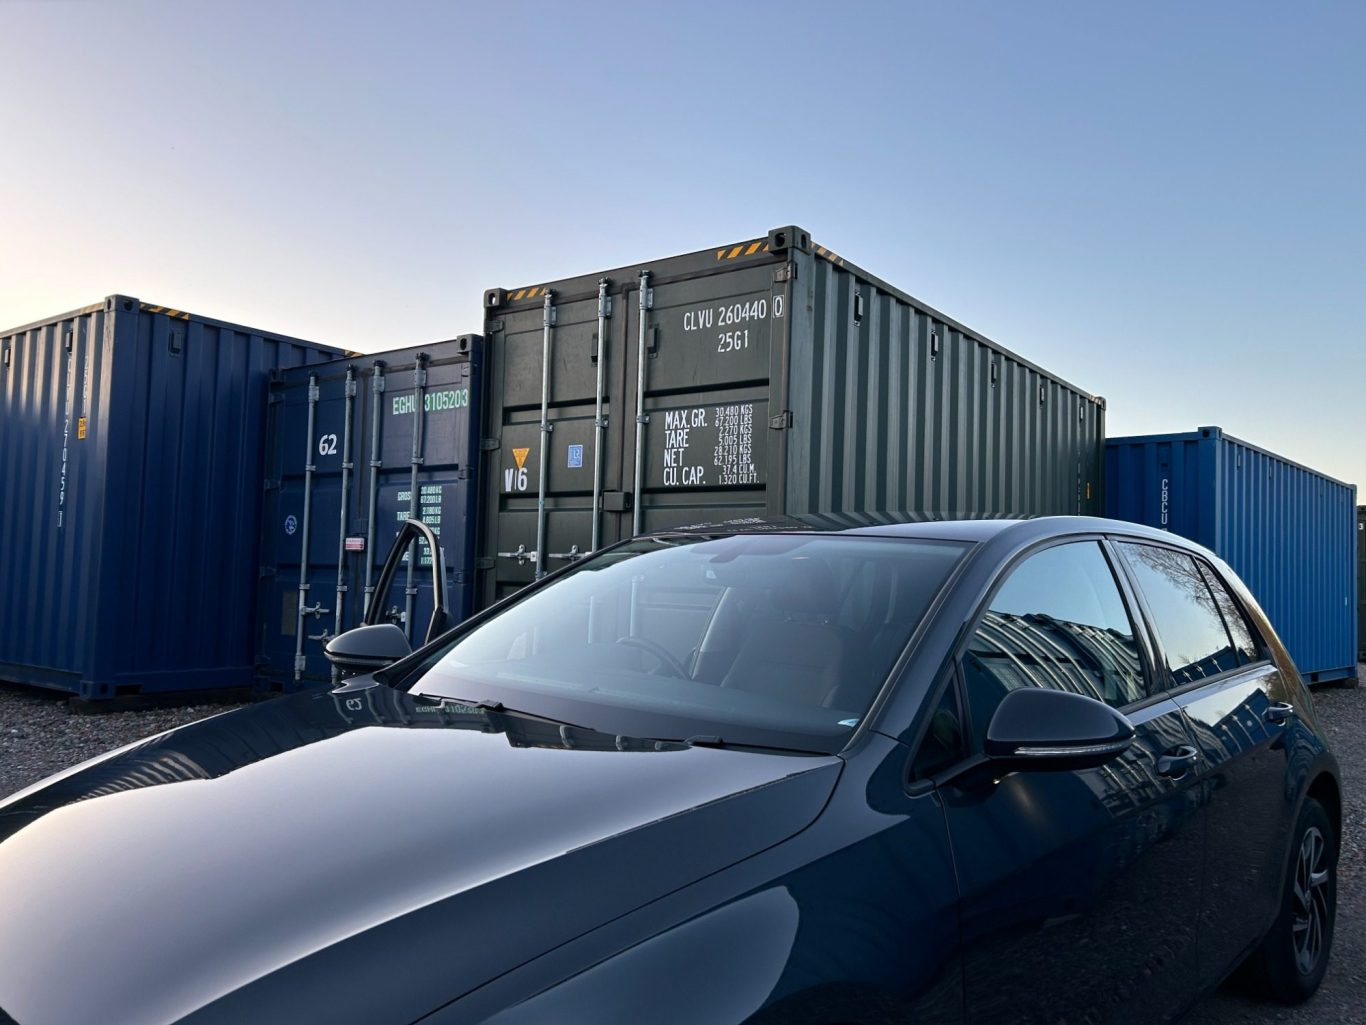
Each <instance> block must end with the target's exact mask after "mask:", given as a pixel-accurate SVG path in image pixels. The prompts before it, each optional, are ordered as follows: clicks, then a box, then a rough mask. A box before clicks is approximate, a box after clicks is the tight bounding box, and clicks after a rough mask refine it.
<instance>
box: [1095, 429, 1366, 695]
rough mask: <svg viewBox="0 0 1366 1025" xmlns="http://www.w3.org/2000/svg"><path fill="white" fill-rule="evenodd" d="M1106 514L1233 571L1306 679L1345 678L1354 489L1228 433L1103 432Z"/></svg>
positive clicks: (1350, 643) (1352, 626) (1352, 618)
mask: <svg viewBox="0 0 1366 1025" xmlns="http://www.w3.org/2000/svg"><path fill="white" fill-rule="evenodd" d="M1105 478H1106V492H1105V494H1106V501H1105V506H1106V513H1107V515H1109V516H1111V517H1113V518H1115V519H1121V520H1129V521H1132V522H1135V523H1146V524H1148V525H1149V526H1153V527H1159V528H1161V529H1163V530H1170V531H1172V532H1173V533H1176V534H1180V535H1182V536H1183V537H1187V538H1190V539H1191V540H1192V541H1196V542H1198V543H1199V544H1202V545H1204V546H1205V547H1206V548H1209V549H1210V550H1212V551H1213V552H1214V553H1215V554H1217V555H1218V556H1220V558H1222V559H1223V560H1224V561H1225V562H1227V563H1228V564H1229V565H1230V566H1232V567H1233V569H1234V570H1235V571H1236V572H1237V573H1238V575H1239V576H1240V577H1242V578H1243V581H1244V582H1245V583H1246V584H1247V586H1248V588H1249V589H1250V590H1251V591H1252V593H1253V594H1254V595H1255V596H1256V598H1257V600H1258V602H1260V603H1261V605H1262V607H1263V608H1264V609H1265V610H1266V613H1267V615H1268V616H1269V617H1270V619H1271V622H1272V623H1274V624H1275V626H1276V631H1277V633H1279V634H1280V636H1281V639H1282V640H1283V641H1284V642H1285V646H1286V648H1287V649H1288V650H1289V652H1290V654H1291V657H1293V658H1294V660H1295V665H1296V667H1297V668H1298V669H1299V671H1300V673H1301V674H1302V675H1303V676H1304V678H1305V680H1306V681H1308V682H1311V683H1321V682H1324V681H1327V680H1338V679H1347V678H1354V677H1355V675H1356V662H1357V654H1358V650H1359V649H1358V642H1357V625H1358V622H1357V621H1358V600H1359V599H1358V574H1359V571H1358V570H1356V568H1355V567H1354V563H1355V562H1356V560H1357V554H1356V551H1357V539H1356V538H1357V532H1358V518H1357V510H1356V488H1355V487H1353V486H1351V485H1349V484H1344V483H1343V482H1342V481H1339V480H1334V479H1333V478H1332V477H1328V476H1325V475H1324V474H1322V473H1319V472H1317V471H1315V470H1311V469H1309V468H1308V467H1305V466H1301V465H1300V464H1298V463H1294V462H1292V461H1290V460H1288V459H1285V458H1283V457H1282V456H1278V455H1276V454H1275V453H1272V452H1268V451H1266V450H1265V449H1262V448H1258V447H1257V446H1255V445H1250V444H1248V443H1247V442H1245V441H1240V440H1238V439H1237V438H1234V437H1231V436H1229V435H1227V434H1225V433H1224V432H1223V431H1222V430H1220V429H1219V428H1218V427H1201V428H1200V429H1199V430H1196V431H1193V432H1189V433H1182V434H1163V435H1150V436H1144V437H1129V438H1112V439H1110V441H1109V442H1108V444H1107V446H1106V460H1105Z"/></svg>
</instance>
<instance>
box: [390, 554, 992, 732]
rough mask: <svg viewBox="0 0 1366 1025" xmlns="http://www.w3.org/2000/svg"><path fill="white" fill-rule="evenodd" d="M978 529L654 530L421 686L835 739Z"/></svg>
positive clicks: (588, 716) (441, 657) (664, 723)
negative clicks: (939, 533) (898, 533)
mask: <svg viewBox="0 0 1366 1025" xmlns="http://www.w3.org/2000/svg"><path fill="white" fill-rule="evenodd" d="M967 547H968V546H967V545H964V544H959V543H955V542H943V541H927V540H911V539H904V538H872V537H858V536H849V535H845V536H819V535H796V534H768V535H756V534H738V535H729V536H724V537H658V538H643V539H638V540H635V541H632V542H630V543H628V544H626V545H623V546H621V547H618V548H614V549H612V550H611V551H608V552H605V553H603V554H601V555H599V556H597V557H594V558H591V559H587V560H585V561H584V562H582V563H580V564H579V565H578V566H576V567H575V568H574V569H573V570H572V571H570V572H568V573H566V574H565V575H564V576H563V577H560V578H559V579H558V580H556V581H555V582H553V583H551V584H550V585H548V586H546V587H544V588H541V589H539V590H537V591H535V592H533V593H531V594H529V595H528V596H527V597H525V598H524V599H523V600H521V601H519V602H516V603H515V604H513V605H512V606H510V607H509V608H508V609H506V610H505V611H503V612H502V613H500V614H498V615H496V616H494V617H493V618H492V619H490V620H488V621H487V622H485V623H483V624H481V625H480V626H478V627H476V628H475V629H473V630H472V631H471V632H469V633H467V634H465V635H464V636H463V637H460V638H459V639H458V640H456V641H455V642H453V643H452V644H451V645H450V646H448V647H446V648H444V649H442V650H441V651H439V652H438V653H437V654H436V655H434V656H433V657H432V658H431V659H429V660H428V661H427V662H426V663H425V664H424V666H423V667H421V668H420V669H419V670H418V673H417V677H418V678H417V682H416V683H415V684H414V685H413V688H412V689H413V690H415V691H417V692H419V693H422V694H427V695H431V696H435V697H446V698H451V699H454V700H460V701H468V702H480V701H487V702H497V703H501V704H503V705H505V706H506V707H508V708H515V709H518V710H521V711H526V712H531V713H534V714H537V715H541V716H545V717H548V718H553V719H557V720H561V721H564V722H567V723H573V724H576V725H580V726H586V727H589V728H591V729H596V730H602V731H604V732H608V733H613V734H617V735H619V736H631V737H650V738H658V739H662V740H698V739H700V738H706V741H705V742H711V743H716V742H718V741H719V742H720V743H723V744H727V745H750V746H763V747H783V748H790V749H795V750H803V751H813V752H833V751H837V750H839V749H840V748H841V747H843V746H844V742H845V740H846V739H847V738H848V736H849V734H850V733H851V732H852V730H853V728H854V727H855V726H857V725H858V723H859V721H860V720H861V719H862V718H863V716H865V715H866V714H867V713H868V710H869V707H870V706H871V704H872V702H873V700H874V698H875V697H876V696H877V693H878V690H879V689H880V688H881V686H882V684H883V683H884V681H885V680H886V679H887V676H888V674H889V672H890V671H891V669H892V666H893V664H894V663H895V662H896V660H897V658H898V657H899V656H900V654H901V652H902V651H903V649H904V648H905V646H906V643H907V641H908V640H909V639H910V636H911V634H912V632H913V631H914V630H915V628H916V626H917V625H918V624H919V623H920V621H921V619H922V618H923V617H924V615H925V612H926V610H927V609H928V608H929V606H930V603H931V602H932V601H933V599H934V597H935V595H936V594H937V593H938V592H939V590H940V589H941V588H942V587H943V585H944V582H945V581H946V580H947V579H948V577H949V574H950V572H951V571H952V569H953V567H954V565H955V564H956V563H957V562H958V561H959V560H960V559H961V558H962V556H963V554H964V552H965V551H966V550H967Z"/></svg>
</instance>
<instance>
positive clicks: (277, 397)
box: [5, 350, 285, 406]
mask: <svg viewBox="0 0 1366 1025" xmlns="http://www.w3.org/2000/svg"><path fill="white" fill-rule="evenodd" d="M5 355H6V356H7V357H8V355H9V351H8V350H6V352H5ZM8 365H9V364H8V362H7V363H6V366H8ZM284 401H285V397H284V396H283V395H281V394H280V393H279V392H277V391H272V392H271V393H270V394H269V395H267V396H266V405H267V406H277V405H279V404H280V403H281V402H284Z"/></svg>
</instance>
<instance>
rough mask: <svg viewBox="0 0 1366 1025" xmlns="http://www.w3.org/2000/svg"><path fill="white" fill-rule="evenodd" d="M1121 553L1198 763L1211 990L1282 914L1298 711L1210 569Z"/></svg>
mask: <svg viewBox="0 0 1366 1025" xmlns="http://www.w3.org/2000/svg"><path fill="white" fill-rule="evenodd" d="M1116 547H1117V548H1118V550H1119V552H1120V554H1121V556H1122V558H1123V562H1124V564H1125V565H1126V566H1128V567H1129V571H1130V573H1131V575H1132V578H1133V581H1134V583H1135V584H1136V585H1137V589H1138V591H1139V593H1140V594H1141V597H1142V601H1143V605H1144V607H1145V609H1146V615H1147V617H1148V619H1149V621H1150V623H1151V624H1152V627H1153V631H1154V633H1155V635H1156V637H1155V639H1156V645H1155V647H1156V649H1157V651H1158V652H1159V653H1160V661H1161V663H1162V666H1163V668H1164V670H1165V674H1166V676H1167V686H1168V688H1169V693H1170V696H1171V698H1172V700H1174V701H1175V702H1176V703H1177V704H1178V705H1180V706H1181V708H1182V709H1184V711H1185V714H1186V717H1187V719H1188V723H1189V727H1190V729H1191V731H1192V733H1193V735H1194V738H1195V742H1196V746H1197V747H1199V749H1200V753H1201V762H1200V766H1199V774H1200V777H1201V786H1202V789H1203V798H1204V800H1205V801H1206V802H1207V812H1206V830H1207V844H1208V846H1207V850H1208V859H1209V860H1208V864H1209V871H1208V873H1207V875H1206V885H1205V890H1204V894H1203V896H1202V899H1201V902H1200V940H1199V951H1200V953H1199V957H1200V967H1201V972H1202V974H1203V976H1204V977H1205V981H1207V982H1213V981H1215V980H1216V979H1217V978H1218V977H1219V976H1221V975H1222V974H1223V973H1224V972H1226V971H1228V970H1229V969H1230V968H1232V967H1233V966H1234V965H1235V963H1236V962H1237V961H1238V960H1239V959H1240V958H1241V956H1242V955H1243V954H1244V953H1246V951H1247V950H1248V948H1249V947H1251V946H1252V944H1254V943H1256V942H1257V940H1258V939H1260V937H1261V935H1262V933H1263V932H1265V930H1266V928H1267V927H1268V926H1269V925H1270V924H1271V921H1272V919H1273V918H1274V917H1275V915H1276V910H1277V907H1278V906H1279V900H1280V874H1281V871H1282V869H1283V867H1284V865H1285V856H1286V844H1287V843H1288V842H1289V831H1290V829H1291V828H1292V827H1293V826H1294V818H1295V810H1296V809H1295V805H1294V800H1293V797H1294V794H1293V792H1291V791H1288V789H1287V786H1286V781H1287V778H1288V777H1287V770H1288V765H1287V762H1288V758H1289V752H1288V749H1287V746H1286V745H1285V744H1284V743H1283V742H1282V741H1281V735H1282V733H1283V731H1284V730H1285V723H1286V721H1287V718H1288V715H1289V714H1291V710H1290V707H1289V706H1288V705H1286V704H1284V703H1283V702H1282V701H1281V699H1280V697H1279V695H1280V694H1282V693H1284V691H1283V689H1282V681H1281V670H1280V668H1279V667H1278V666H1277V665H1276V663H1275V661H1274V660H1273V659H1272V658H1271V657H1270V654H1269V650H1268V648H1267V646H1266V644H1265V642H1264V641H1263V639H1262V638H1261V637H1260V636H1259V635H1258V634H1257V633H1256V632H1255V630H1254V628H1253V626H1252V623H1251V621H1250V619H1249V617H1248V615H1247V613H1246V612H1245V610H1244V609H1243V608H1242V606H1241V604H1240V603H1239V601H1238V600H1237V599H1236V598H1235V597H1234V593H1233V591H1232V590H1231V589H1230V588H1229V587H1228V586H1227V585H1226V584H1225V583H1224V582H1223V580H1222V579H1221V578H1220V576H1219V574H1218V573H1217V572H1216V571H1215V569H1214V567H1213V566H1212V565H1211V564H1210V563H1208V562H1207V561H1205V560H1204V559H1201V558H1199V557H1198V556H1195V555H1192V554H1191V553H1189V552H1186V551H1182V550H1179V549H1176V548H1169V547H1165V546H1162V545H1156V544H1148V543H1142V544H1140V543H1135V542H1122V543H1120V544H1118V545H1117V546H1116Z"/></svg>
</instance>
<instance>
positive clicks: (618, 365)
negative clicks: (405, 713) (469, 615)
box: [477, 227, 1104, 607]
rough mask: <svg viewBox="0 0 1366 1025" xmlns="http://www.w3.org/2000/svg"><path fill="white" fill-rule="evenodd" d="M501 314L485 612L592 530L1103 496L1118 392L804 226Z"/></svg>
mask: <svg viewBox="0 0 1366 1025" xmlns="http://www.w3.org/2000/svg"><path fill="white" fill-rule="evenodd" d="M485 309H486V319H485V325H484V329H485V335H486V337H487V340H488V347H487V350H486V353H487V367H488V377H487V387H488V404H487V406H486V409H485V418H484V433H485V437H486V441H485V444H486V447H487V448H488V449H489V458H488V460H487V462H486V465H485V468H484V470H485V472H484V476H483V478H482V480H483V483H482V484H481V495H482V497H481V506H480V510H481V522H480V530H481V540H480V545H479V555H480V563H479V565H480V568H481V570H482V575H481V583H480V585H479V594H478V598H477V602H478V603H479V604H480V606H481V607H482V606H486V605H488V604H491V603H492V602H493V601H495V600H497V599H499V598H501V597H503V596H505V595H506V594H509V593H511V592H512V591H515V590H516V589H517V588H519V587H521V586H523V585H525V584H526V583H528V582H529V581H531V580H532V579H534V578H535V576H536V574H537V573H538V572H545V571H549V570H550V569H553V568H555V567H556V566H558V565H562V564H563V562H562V560H565V559H572V558H575V557H577V556H578V555H579V554H582V553H585V552H588V551H590V550H591V549H592V548H593V543H594V529H595V526H596V529H597V541H598V543H599V544H606V543H609V542H611V541H615V540H617V539H619V538H623V537H627V536H630V535H631V534H632V533H634V532H637V531H639V530H654V529H660V528H667V527H671V526H678V525H682V524H686V523H696V522H709V521H719V520H730V519H736V518H740V517H745V516H781V515H817V516H821V517H828V518H834V519H838V518H839V517H858V518H868V517H881V518H886V519H901V518H907V517H912V516H926V515H937V516H958V515H964V514H976V515H982V514H987V515H991V514H995V515H1041V514H1049V513H1059V514H1060V513H1073V514H1075V513H1098V512H1099V511H1100V483H1101V471H1102V459H1103V456H1102V448H1103V444H1104V440H1103V439H1104V402H1103V401H1102V400H1100V399H1097V398H1095V397H1093V396H1091V395H1089V394H1087V393H1085V392H1082V391H1080V390H1078V389H1076V388H1074V387H1072V386H1071V385H1069V384H1067V383H1066V382H1065V381H1062V380H1061V379H1059V378H1058V377H1056V376H1054V375H1052V374H1050V373H1048V372H1046V371H1044V370H1042V369H1040V368H1039V367H1036V366H1034V365H1033V364H1031V363H1029V362H1028V361H1026V360H1024V359H1022V358H1020V357H1019V356H1017V355H1015V354H1013V353H1011V352H1009V351H1008V350H1006V349H1003V348H1002V347H1000V346H999V345H997V344H995V343H994V342H991V341H990V340H988V339H986V338H983V337H982V336H981V335H979V334H976V333H975V332H973V331H971V330H969V329H968V328H966V327H964V326H963V325H962V324H959V323H958V322H956V321H954V320H951V319H950V318H948V317H945V316H944V315H943V314H941V313H939V312H938V311H936V310H934V309H932V308H930V307H928V306H926V305H925V304H924V303H921V302H920V301H919V300H916V299H913V298H912V297H911V296H909V295H907V294H906V293H904V292H902V291H900V290H898V289H895V288H893V287H892V286H890V285H888V284H886V283H885V282H883V281H881V280H879V279H878V278H876V277H874V276H873V275H871V274H868V273H867V272H866V271H863V270H861V269H860V268H858V267H856V266H854V265H853V264H851V263H849V262H848V261H846V260H845V259H844V258H842V257H840V256H838V255H837V254H835V253H832V252H830V251H829V250H827V249H825V248H824V247H822V246H820V245H818V244H816V243H814V242H812V241H811V239H810V236H809V235H808V234H807V233H806V232H805V231H803V230H802V229H800V228H795V227H787V228H780V229H775V230H774V231H772V232H770V233H769V234H768V236H766V237H763V238H757V239H747V240H745V241H744V242H740V243H734V244H729V245H726V246H722V247H719V248H717V249H714V250H711V249H709V250H704V251H702V252H699V253H692V254H688V255H685V256H678V257H674V258H671V259H667V260H661V261H658V262H655V263H650V264H640V265H636V266H632V267H624V268H619V269H617V270H613V271H608V272H606V273H602V274H589V275H584V276H581V277H577V278H569V279H565V280H562V281H557V282H553V283H551V284H548V285H533V286H528V287H522V288H516V289H494V290H491V291H490V292H488V293H486V295H485ZM600 351H601V354H602V356H603V359H604V362H603V364H602V366H601V367H600V366H599V362H598V357H599V352H600ZM599 403H600V404H601V409H602V415H601V417H600V416H599V415H598V408H599ZM543 413H544V415H543ZM543 477H544V481H545V483H544V487H542V478H543Z"/></svg>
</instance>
